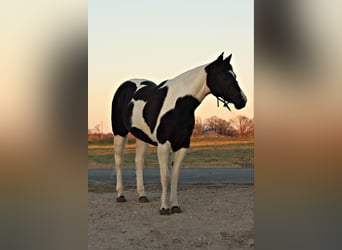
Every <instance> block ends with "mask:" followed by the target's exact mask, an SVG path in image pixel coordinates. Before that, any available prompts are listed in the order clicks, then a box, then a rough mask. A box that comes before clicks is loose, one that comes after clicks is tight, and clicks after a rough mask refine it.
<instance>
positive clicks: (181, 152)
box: [170, 148, 188, 213]
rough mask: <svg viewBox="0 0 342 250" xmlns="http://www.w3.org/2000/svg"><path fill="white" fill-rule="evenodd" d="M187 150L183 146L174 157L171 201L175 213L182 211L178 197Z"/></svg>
mask: <svg viewBox="0 0 342 250" xmlns="http://www.w3.org/2000/svg"><path fill="white" fill-rule="evenodd" d="M187 151H188V149H186V148H181V149H180V150H178V151H177V152H175V153H174V158H173V169H172V177H171V193H170V202H171V207H172V212H175V213H179V212H181V211H180V208H179V204H178V198H177V185H178V176H179V169H180V166H181V164H182V161H183V159H184V156H185V155H186V152H187ZM173 210H174V211H173Z"/></svg>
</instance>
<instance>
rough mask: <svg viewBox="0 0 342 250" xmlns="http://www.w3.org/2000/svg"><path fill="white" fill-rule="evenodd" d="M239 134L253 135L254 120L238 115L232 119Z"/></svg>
mask: <svg viewBox="0 0 342 250" xmlns="http://www.w3.org/2000/svg"><path fill="white" fill-rule="evenodd" d="M232 124H234V126H235V128H236V130H237V131H238V134H239V136H242V137H244V136H254V121H253V119H251V118H248V117H246V116H242V115H239V116H237V117H236V118H235V119H233V120H232Z"/></svg>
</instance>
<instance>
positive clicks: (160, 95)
mask: <svg viewBox="0 0 342 250" xmlns="http://www.w3.org/2000/svg"><path fill="white" fill-rule="evenodd" d="M167 90H168V88H167V87H163V88H160V87H159V86H146V87H143V88H141V89H139V90H138V91H137V92H136V93H135V94H134V100H143V101H145V102H146V104H145V106H144V109H143V117H144V120H145V122H146V124H147V125H148V126H149V128H150V130H151V133H152V132H153V131H154V129H155V127H156V123H157V118H158V116H159V112H160V110H161V108H162V106H163V103H164V100H165V97H166V95H167Z"/></svg>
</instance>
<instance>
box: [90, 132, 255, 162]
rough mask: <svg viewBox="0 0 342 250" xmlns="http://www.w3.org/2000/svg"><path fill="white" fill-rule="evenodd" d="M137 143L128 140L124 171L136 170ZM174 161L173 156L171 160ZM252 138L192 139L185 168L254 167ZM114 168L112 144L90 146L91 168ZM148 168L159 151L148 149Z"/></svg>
mask: <svg viewBox="0 0 342 250" xmlns="http://www.w3.org/2000/svg"><path fill="white" fill-rule="evenodd" d="M134 158H135V142H134V140H129V141H128V143H127V145H126V148H125V154H124V163H123V168H134ZM170 161H171V157H170ZM253 162H254V139H253V138H228V137H215V138H198V137H193V138H192V139H191V144H190V150H189V152H188V154H187V155H186V157H185V159H184V161H183V164H182V167H184V168H186V167H191V168H193V167H194V168H196V167H197V168H204V167H237V168H239V167H253V165H254V163H253ZM113 166H114V156H113V144H112V142H111V143H110V142H108V143H103V142H100V143H89V144H88V168H112V167H113ZM145 166H146V167H149V168H157V167H158V166H159V165H158V158H157V148H156V147H154V146H150V147H149V151H148V153H147V155H146V158H145Z"/></svg>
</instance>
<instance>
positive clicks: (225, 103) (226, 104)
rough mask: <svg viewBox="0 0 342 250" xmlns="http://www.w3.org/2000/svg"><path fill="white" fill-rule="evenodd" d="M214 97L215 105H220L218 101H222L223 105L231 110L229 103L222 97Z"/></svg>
mask: <svg viewBox="0 0 342 250" xmlns="http://www.w3.org/2000/svg"><path fill="white" fill-rule="evenodd" d="M216 98H217V107H219V106H220V102H222V103H223V107H225V108H227V109H228V110H229V111H231V110H230V108H229V106H228V103H229V102H228V101H226V100H224V99H223V98H222V97H219V96H216Z"/></svg>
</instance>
